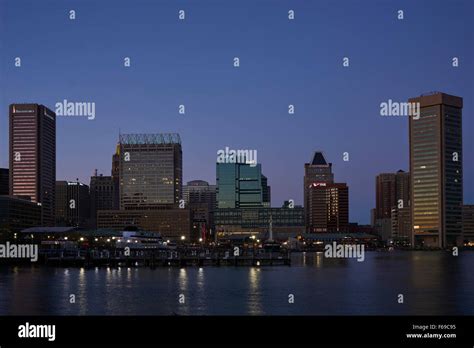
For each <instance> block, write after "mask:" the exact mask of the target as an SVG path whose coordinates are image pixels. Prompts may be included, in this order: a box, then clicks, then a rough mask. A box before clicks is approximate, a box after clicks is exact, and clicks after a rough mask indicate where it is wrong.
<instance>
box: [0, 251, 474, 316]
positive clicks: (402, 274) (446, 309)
mask: <svg viewBox="0 0 474 348" xmlns="http://www.w3.org/2000/svg"><path fill="white" fill-rule="evenodd" d="M473 267H474V252H467V251H466V252H463V253H461V254H460V255H459V256H458V257H453V256H452V255H451V254H450V253H446V252H408V251H405V252H402V251H395V252H391V253H390V252H367V253H366V258H365V261H364V262H357V261H356V260H355V259H351V260H347V259H327V258H325V257H324V253H299V254H294V255H293V256H292V266H291V267H288V266H274V267H266V266H260V267H188V268H171V267H170V268H164V267H162V268H156V269H149V268H135V267H131V268H130V267H129V268H123V267H122V268H110V267H106V268H92V269H85V268H51V267H6V266H2V267H0V315H5V314H14V315H40V314H46V315H48V314H51V315H53V314H60V315H86V314H90V315H114V314H116V315H119V314H121V315H140V314H143V315H173V314H177V315H194V314H195V315H269V314H270V315H272V314H275V315H331V314H335V315H345V314H355V315H363V314H370V315H373V314H392V315H436V314H438V315H456V314H458V315H474V301H473V294H474V276H473V273H472V269H473ZM290 293H291V294H294V295H295V303H294V304H289V303H288V295H289V294H290ZM71 294H75V300H76V301H75V303H74V304H71V303H70V295H71ZM179 294H184V295H185V303H184V304H180V303H179V301H178V300H179ZM398 294H403V295H404V298H405V303H404V304H403V305H400V304H398V303H397V301H396V298H397V295H398Z"/></svg>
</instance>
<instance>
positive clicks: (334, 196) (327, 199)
mask: <svg viewBox="0 0 474 348" xmlns="http://www.w3.org/2000/svg"><path fill="white" fill-rule="evenodd" d="M348 225H349V188H348V187H347V185H346V184H345V183H327V182H314V183H312V184H310V187H308V226H309V227H308V232H310V233H319V232H347V227H348Z"/></svg>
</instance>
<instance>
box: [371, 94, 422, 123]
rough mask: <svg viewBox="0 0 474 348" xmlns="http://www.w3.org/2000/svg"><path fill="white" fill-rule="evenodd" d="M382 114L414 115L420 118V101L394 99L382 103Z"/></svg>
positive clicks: (415, 117) (415, 118)
mask: <svg viewBox="0 0 474 348" xmlns="http://www.w3.org/2000/svg"><path fill="white" fill-rule="evenodd" d="M380 116H412V117H413V119H414V120H418V119H419V118H420V103H410V102H397V101H393V100H392V99H389V100H387V101H386V102H382V103H380Z"/></svg>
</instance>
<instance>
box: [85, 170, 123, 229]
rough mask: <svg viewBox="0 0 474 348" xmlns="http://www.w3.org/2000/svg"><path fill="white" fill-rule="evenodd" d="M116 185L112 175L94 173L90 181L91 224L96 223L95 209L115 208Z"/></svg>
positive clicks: (94, 224) (116, 205)
mask: <svg viewBox="0 0 474 348" xmlns="http://www.w3.org/2000/svg"><path fill="white" fill-rule="evenodd" d="M115 191H116V185H115V183H114V178H113V177H112V176H103V175H102V174H101V175H98V174H97V173H95V175H94V176H92V177H91V181H90V198H91V200H90V202H91V204H90V207H91V212H90V217H91V224H92V226H94V227H95V226H96V225H97V211H99V210H117V209H118V208H119V206H118V204H117V203H116V200H115V197H116V192H115Z"/></svg>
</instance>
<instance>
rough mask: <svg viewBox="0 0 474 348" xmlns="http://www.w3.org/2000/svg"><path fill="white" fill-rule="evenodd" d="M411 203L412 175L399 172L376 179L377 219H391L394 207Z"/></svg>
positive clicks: (378, 176)
mask: <svg viewBox="0 0 474 348" xmlns="http://www.w3.org/2000/svg"><path fill="white" fill-rule="evenodd" d="M409 203H410V174H409V173H406V172H404V171H403V170H399V171H398V172H396V173H382V174H379V175H377V177H376V178H375V219H390V216H391V214H392V209H393V208H394V207H399V208H403V207H408V206H409Z"/></svg>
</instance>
